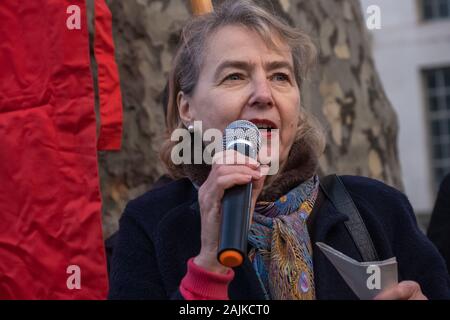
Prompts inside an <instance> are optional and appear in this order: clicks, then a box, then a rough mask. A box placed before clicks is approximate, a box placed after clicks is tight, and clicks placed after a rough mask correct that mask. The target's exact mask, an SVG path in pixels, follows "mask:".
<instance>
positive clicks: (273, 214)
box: [249, 175, 319, 300]
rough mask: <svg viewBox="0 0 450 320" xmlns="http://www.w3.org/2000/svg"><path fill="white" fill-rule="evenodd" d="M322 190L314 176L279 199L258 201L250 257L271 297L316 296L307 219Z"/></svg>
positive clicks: (298, 297) (284, 298) (296, 297)
mask: <svg viewBox="0 0 450 320" xmlns="http://www.w3.org/2000/svg"><path fill="white" fill-rule="evenodd" d="M318 191H319V178H318V176H317V175H314V176H313V177H312V178H310V179H309V180H306V181H305V182H303V183H301V184H300V185H298V186H297V187H295V188H294V189H292V190H291V191H289V192H288V193H287V194H286V195H284V196H282V197H281V198H279V199H278V200H276V201H275V202H257V203H256V206H255V212H254V215H253V222H252V225H251V227H250V232H249V242H250V244H251V245H252V249H251V250H250V253H249V258H250V261H252V264H253V267H254V268H255V270H256V273H257V275H258V277H259V279H260V281H261V282H262V284H263V287H264V289H265V291H266V296H267V298H269V299H275V300H314V299H315V289H314V273H313V263H312V248H311V241H310V238H309V234H308V229H307V225H306V220H307V218H308V216H309V214H310V213H311V211H312V209H313V207H314V203H315V201H316V198H317V194H318Z"/></svg>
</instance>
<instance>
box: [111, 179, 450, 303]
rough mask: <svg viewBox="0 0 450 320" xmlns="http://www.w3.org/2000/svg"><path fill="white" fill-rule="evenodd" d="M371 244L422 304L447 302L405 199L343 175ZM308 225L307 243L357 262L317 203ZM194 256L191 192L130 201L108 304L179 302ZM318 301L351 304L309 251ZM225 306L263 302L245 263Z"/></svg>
mask: <svg viewBox="0 0 450 320" xmlns="http://www.w3.org/2000/svg"><path fill="white" fill-rule="evenodd" d="M341 179H342V181H343V182H344V185H345V186H346V188H347V190H348V191H349V193H350V195H351V197H352V199H353V201H354V202H355V204H356V206H357V208H358V210H359V212H360V214H361V216H362V218H363V220H364V222H365V224H366V227H367V229H368V231H369V233H370V235H371V237H372V240H373V243H374V245H375V248H376V250H377V253H378V255H379V258H380V260H384V259H388V258H391V257H393V256H395V257H396V258H397V262H398V271H399V281H403V280H414V281H416V282H418V283H419V284H420V286H421V287H422V291H423V293H424V294H425V295H426V296H427V297H428V298H429V299H450V280H449V276H448V274H447V269H446V265H445V262H444V260H443V258H442V257H441V256H440V254H439V253H438V251H437V249H436V248H435V247H434V245H433V244H432V243H431V242H430V241H429V240H428V239H427V238H426V236H425V235H424V234H423V233H422V232H421V231H420V230H419V228H418V227H417V223H416V220H415V216H414V213H413V209H412V208H411V205H410V203H409V201H408V199H407V198H406V196H405V195H404V194H402V193H401V192H399V191H397V190H396V189H394V188H391V187H389V186H387V185H385V184H383V183H381V182H379V181H376V180H372V179H369V178H364V177H356V176H342V177H341ZM313 218H314V219H313V223H312V224H310V237H311V241H312V243H313V244H314V243H315V242H324V243H326V244H328V245H330V246H332V247H333V248H335V249H337V250H339V251H341V252H343V253H344V254H346V255H348V256H350V257H352V258H354V259H356V260H358V261H362V258H361V256H360V254H359V252H358V249H357V248H356V246H355V244H354V242H353V240H352V238H351V237H350V235H349V233H348V231H347V229H346V227H345V225H344V223H343V222H344V221H346V220H347V216H345V215H343V214H341V213H339V212H338V211H337V210H336V209H335V208H334V206H333V205H332V203H331V202H329V201H328V200H326V199H325V200H324V201H323V202H322V207H321V210H319V211H317V214H315V215H314V217H313ZM199 251H200V212H199V208H198V202H197V190H196V189H195V187H194V186H193V185H192V183H191V182H190V180H188V179H180V180H177V181H174V182H171V183H169V184H167V185H166V186H163V187H160V188H158V189H155V190H152V191H149V192H147V193H146V194H144V195H142V196H141V197H139V198H137V199H136V200H133V201H130V202H129V203H128V205H127V207H126V209H125V211H124V213H123V215H122V217H121V219H120V228H119V233H118V238H117V243H116V245H115V248H114V254H113V258H112V263H111V273H110V291H109V298H110V299H182V296H181V294H180V292H179V290H178V287H179V285H180V282H181V279H182V278H183V277H184V275H185V274H186V269H187V260H188V259H189V258H191V257H194V256H196V255H197V254H198V253H199ZM313 263H314V279H315V288H316V297H317V299H357V297H356V296H355V294H354V293H353V292H352V291H351V289H350V288H349V287H348V286H347V284H346V283H345V282H344V280H343V279H342V278H341V276H340V275H339V273H338V272H337V271H336V269H335V268H334V267H333V265H332V264H331V263H330V262H329V261H328V260H327V258H326V257H325V256H324V255H323V253H322V252H320V249H319V248H318V247H317V246H315V245H313ZM234 270H235V277H234V279H233V281H232V282H231V283H230V286H229V297H230V299H264V294H263V290H262V288H261V287H260V284H259V281H258V278H257V276H256V273H255V271H254V269H253V267H252V265H251V264H250V261H249V260H248V259H246V260H245V261H244V263H243V265H242V266H240V267H238V268H235V269H234Z"/></svg>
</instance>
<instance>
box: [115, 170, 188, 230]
mask: <svg viewBox="0 0 450 320" xmlns="http://www.w3.org/2000/svg"><path fill="white" fill-rule="evenodd" d="M196 194H197V191H196V189H195V188H194V186H193V185H192V183H191V181H190V180H189V179H187V178H183V179H179V180H173V181H167V182H166V183H164V184H160V185H158V187H156V188H152V189H151V190H149V191H147V192H146V193H144V194H142V195H141V196H139V197H137V198H135V199H133V200H130V201H129V202H128V204H127V205H126V208H125V210H124V213H123V215H122V217H124V216H125V217H132V218H133V219H134V220H138V221H142V220H145V221H146V222H150V223H151V222H156V221H158V220H160V219H161V218H162V217H163V216H164V215H165V214H166V213H168V212H170V211H171V210H172V209H174V208H176V207H178V206H180V205H182V204H185V203H191V202H193V201H194V200H195V199H196Z"/></svg>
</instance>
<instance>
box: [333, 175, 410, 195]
mask: <svg viewBox="0 0 450 320" xmlns="http://www.w3.org/2000/svg"><path fill="white" fill-rule="evenodd" d="M340 178H341V180H342V182H343V183H344V185H345V187H346V189H347V190H348V191H349V192H350V193H353V194H355V195H361V196H365V197H366V198H369V197H371V198H374V199H379V198H383V199H385V200H387V199H392V200H397V201H405V200H407V198H406V196H405V194H404V193H403V192H401V191H400V190H398V189H396V188H395V187H392V186H390V185H388V184H386V183H384V182H382V181H380V180H376V179H372V178H368V177H363V176H351V175H343V176H340Z"/></svg>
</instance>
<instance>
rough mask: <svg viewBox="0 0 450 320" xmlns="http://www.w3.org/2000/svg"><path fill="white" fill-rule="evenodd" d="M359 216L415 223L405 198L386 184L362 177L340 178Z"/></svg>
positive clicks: (385, 220) (384, 220)
mask: <svg viewBox="0 0 450 320" xmlns="http://www.w3.org/2000/svg"><path fill="white" fill-rule="evenodd" d="M340 178H341V180H342V182H343V183H344V185H345V188H346V189H347V191H348V192H349V194H350V196H351V198H352V200H353V201H354V202H355V204H356V206H357V207H358V209H360V211H362V212H361V214H363V215H370V216H372V218H374V219H376V220H382V221H383V222H385V223H386V222H387V221H392V220H397V219H401V220H403V219H405V218H406V219H408V220H411V222H413V221H415V217H414V210H413V208H412V206H411V203H410V202H409V200H408V198H407V196H406V195H405V194H404V193H403V192H402V191H400V190H398V189H396V188H394V187H392V186H389V185H387V184H386V183H384V182H382V181H379V180H375V179H372V178H368V177H362V176H350V175H344V176H340Z"/></svg>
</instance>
